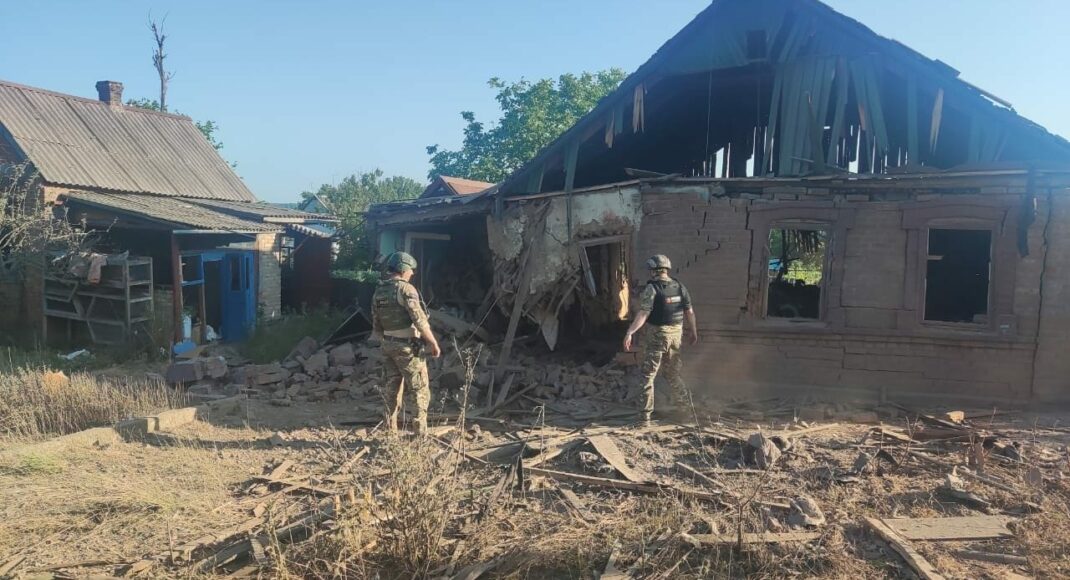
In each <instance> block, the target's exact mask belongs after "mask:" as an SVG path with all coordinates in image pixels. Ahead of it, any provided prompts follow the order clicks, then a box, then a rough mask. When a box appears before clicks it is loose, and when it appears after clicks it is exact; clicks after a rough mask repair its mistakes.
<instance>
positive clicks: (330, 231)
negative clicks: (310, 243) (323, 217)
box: [286, 224, 335, 238]
mask: <svg viewBox="0 0 1070 580" xmlns="http://www.w3.org/2000/svg"><path fill="white" fill-rule="evenodd" d="M286 229H288V230H292V231H294V232H297V233H299V234H304V235H306V236H313V237H316V238H333V237H334V234H335V229H334V227H333V226H330V225H327V224H286Z"/></svg>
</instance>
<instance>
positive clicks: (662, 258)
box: [646, 254, 672, 270]
mask: <svg viewBox="0 0 1070 580" xmlns="http://www.w3.org/2000/svg"><path fill="white" fill-rule="evenodd" d="M646 267H647V269H649V270H659V269H661V268H664V269H666V270H671V269H672V262H671V261H670V260H669V257H668V256H666V255H665V254H657V255H656V256H651V257H650V259H649V260H647V261H646Z"/></svg>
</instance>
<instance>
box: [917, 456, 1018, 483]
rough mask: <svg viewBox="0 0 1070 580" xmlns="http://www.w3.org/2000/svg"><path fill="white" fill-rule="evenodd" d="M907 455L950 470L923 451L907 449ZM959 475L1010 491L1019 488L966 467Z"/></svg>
mask: <svg viewBox="0 0 1070 580" xmlns="http://www.w3.org/2000/svg"><path fill="white" fill-rule="evenodd" d="M907 455H910V456H911V457H914V458H916V459H920V460H922V461H924V462H926V463H930V464H932V465H937V466H939V467H943V468H945V469H948V470H949V471H950V466H948V465H946V464H945V463H944V462H942V461H940V460H939V459H937V458H935V457H931V456H929V455H926V454H924V453H921V452H920V451H914V450H912V449H908V450H907ZM958 475H960V476H962V477H965V478H967V479H972V480H975V481H980V482H981V483H984V484H987V485H991V486H992V487H995V488H997V489H1002V490H1003V491H1006V492H1008V493H1018V490H1016V489H1014V488H1013V487H1011V486H1009V485H1007V484H1006V483H1003V482H1001V481H999V480H997V479H995V478H992V477H988V476H987V475H981V474H979V473H974V472H972V471H969V470H965V469H963V470H960V471H959V472H958Z"/></svg>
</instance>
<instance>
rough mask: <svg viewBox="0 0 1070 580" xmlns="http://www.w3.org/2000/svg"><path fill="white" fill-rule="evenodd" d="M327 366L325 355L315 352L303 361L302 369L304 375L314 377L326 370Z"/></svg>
mask: <svg viewBox="0 0 1070 580" xmlns="http://www.w3.org/2000/svg"><path fill="white" fill-rule="evenodd" d="M327 365H328V360H327V353H325V352H317V353H316V354H314V355H312V356H310V357H308V358H307V359H305V362H304V365H303V367H304V369H305V372H306V373H308V374H310V375H314V374H317V373H321V372H323V371H325V370H327Z"/></svg>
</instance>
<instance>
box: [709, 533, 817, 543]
mask: <svg viewBox="0 0 1070 580" xmlns="http://www.w3.org/2000/svg"><path fill="white" fill-rule="evenodd" d="M688 537H689V538H691V539H692V540H694V541H695V542H696V543H698V544H702V545H707V546H724V545H732V544H738V543H739V540H740V538H739V536H737V535H735V534H688ZM820 538H821V534H820V533H818V532H780V533H761V534H753V533H744V534H743V543H744V544H784V543H789V542H812V541H814V540H817V539H820Z"/></svg>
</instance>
